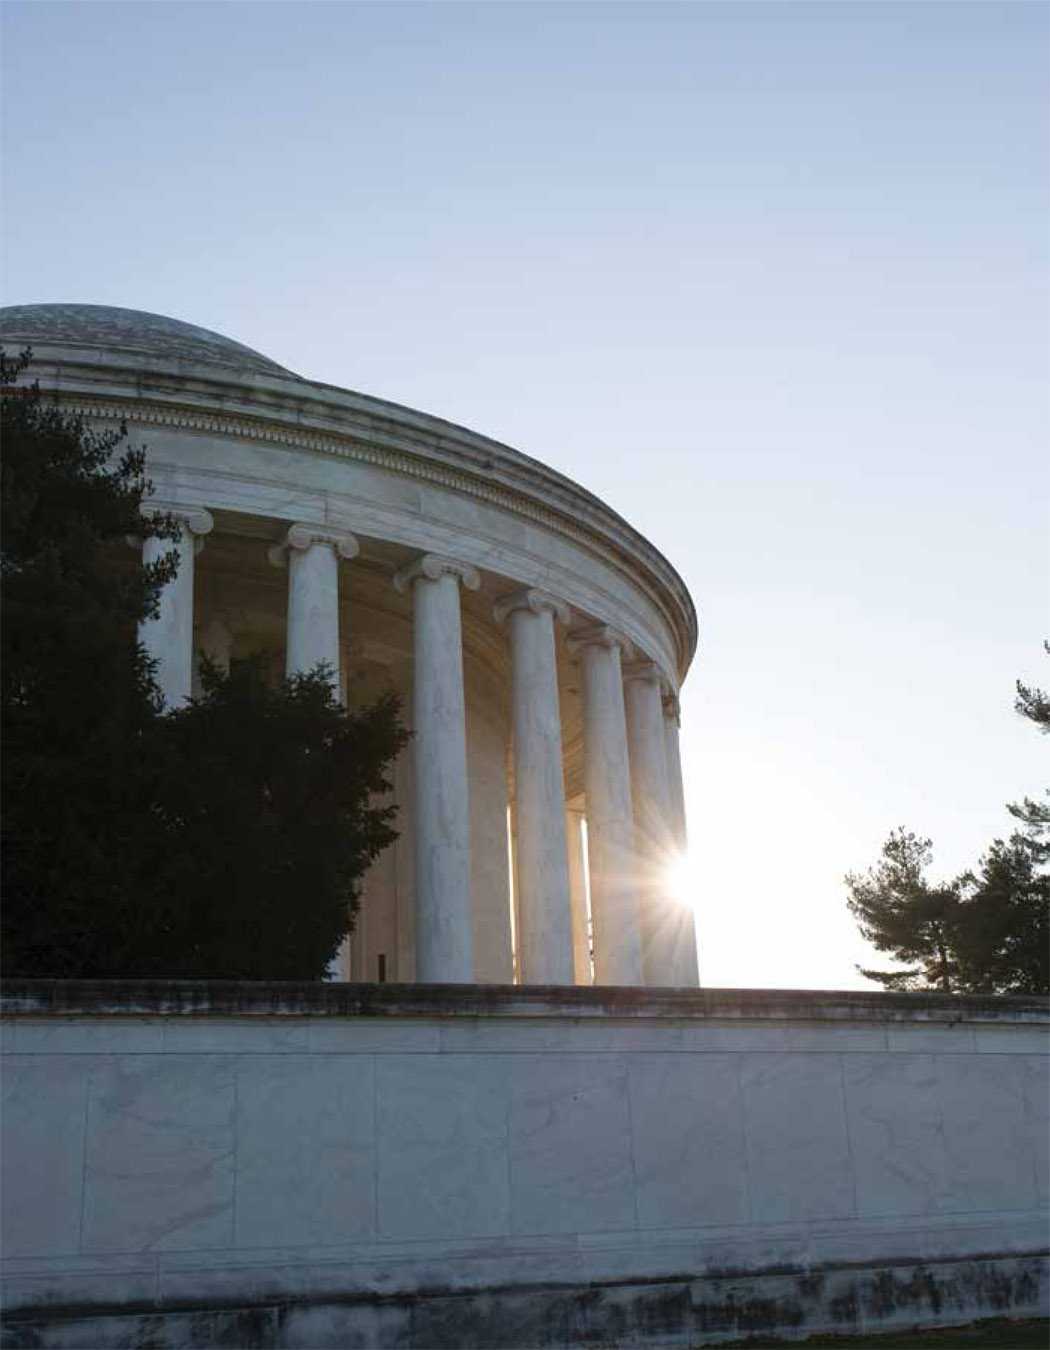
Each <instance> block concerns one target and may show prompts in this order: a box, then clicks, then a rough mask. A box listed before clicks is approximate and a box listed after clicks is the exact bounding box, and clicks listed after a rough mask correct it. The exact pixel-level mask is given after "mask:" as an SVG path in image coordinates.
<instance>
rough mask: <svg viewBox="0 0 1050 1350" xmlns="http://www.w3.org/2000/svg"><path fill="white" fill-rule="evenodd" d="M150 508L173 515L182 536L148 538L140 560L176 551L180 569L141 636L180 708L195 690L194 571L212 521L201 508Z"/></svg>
mask: <svg viewBox="0 0 1050 1350" xmlns="http://www.w3.org/2000/svg"><path fill="white" fill-rule="evenodd" d="M150 509H151V512H155V513H157V514H161V513H167V514H170V515H173V516H174V517H175V518H176V520H177V521H178V523H179V537H178V539H177V540H171V539H144V540H143V541H142V561H143V562H144V563H146V564H149V563H153V562H158V561H159V560H160V559H161V558H163V557H165V555H166V554H168V553H171V552H172V551H173V550H174V551H175V552H176V553H177V554H178V559H179V566H178V571H177V572H176V574H175V576H174V577H173V578H172V580H171V581H169V582H168V584H167V585H166V586H165V587H164V588H163V590H162V591H161V593H160V601H159V610H158V614H157V617H156V618H155V619H146V620H145V621H144V622H143V623H142V624H141V625H140V626H139V640H140V641H141V643H142V645H143V646H144V647H145V648H146V651H147V652H148V653H149V654H150V656H152V657H153V658H154V659H155V660H156V662H157V683H158V684H159V685H160V690H161V693H162V694H163V696H164V704H165V707H167V708H179V707H181V706H182V705H183V704H184V703H185V702H186V700H187V699H188V698H190V697H191V695H192V693H193V666H194V661H193V571H194V563H195V560H196V556H197V554H198V553H199V552H200V550H201V549H202V548H203V547H204V538H203V536H204V535H206V534H210V533H211V530H212V526H213V524H214V522H213V521H212V517H211V512H210V511H205V510H204V509H203V508H202V507H184V506H169V505H167V504H166V503H162V502H156V501H154V502H151V503H150Z"/></svg>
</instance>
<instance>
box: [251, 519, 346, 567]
mask: <svg viewBox="0 0 1050 1350" xmlns="http://www.w3.org/2000/svg"><path fill="white" fill-rule="evenodd" d="M314 544H327V545H328V547H329V548H331V549H333V550H334V552H335V554H336V557H338V558H345V559H346V560H347V562H349V561H350V559H351V558H356V557H357V555H358V554H359V553H360V552H361V545H360V544H359V543H358V542H357V536H356V535H353V534H351V533H350V531H349V530H344V529H341V528H340V527H339V526H337V525H305V524H298V525H292V526H291V528H290V529H289V530H288V532H287V534H285V536H284V538H283V539H282V540H280V541H279V542H278V543H276V544H273V545H272V546H271V547H270V548H269V549H268V550H267V553H266V556H267V558H269V560H270V562H271V563H272V565H273V566H274V567H287V566H288V555H289V553H290V552H291V551H292V550H293V549H295V550H297V551H299V552H305V551H306V550H307V549H308V548H312V547H313V545H314Z"/></svg>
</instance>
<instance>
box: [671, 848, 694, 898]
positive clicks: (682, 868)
mask: <svg viewBox="0 0 1050 1350" xmlns="http://www.w3.org/2000/svg"><path fill="white" fill-rule="evenodd" d="M665 884H666V886H667V894H668V896H669V898H670V899H671V900H673V901H674V902H675V904H678V905H681V906H683V908H686V909H690V908H692V905H693V899H694V897H695V895H696V872H695V870H694V868H693V865H692V862H691V860H690V858H689V854H688V853H676V854H675V855H674V857H673V858H672V859H671V860H670V862H669V863H668V864H667V869H666V873H665Z"/></svg>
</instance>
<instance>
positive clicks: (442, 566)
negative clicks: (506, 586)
mask: <svg viewBox="0 0 1050 1350" xmlns="http://www.w3.org/2000/svg"><path fill="white" fill-rule="evenodd" d="M439 577H455V578H456V579H457V580H458V581H459V582H461V583H462V585H464V586H465V587H466V588H467V590H468V591H476V590H477V589H478V588H479V587H480V586H481V577H480V575H479V574H478V569H477V568H476V567H474V566H473V565H472V564H471V563H465V562H460V561H459V560H458V559H456V558H446V557H444V556H443V555H442V554H439V553H424V554H422V555H421V556H420V557H418V558H413V560H412V561H411V562H410V563H407V564H406V565H405V566H404V567H402V568H401V569H400V570H399V571H397V572H395V573H394V589H395V590H396V591H397V593H398V595H405V594H406V592H407V591H409V590H410V589H411V586H412V583H413V582H414V581H420V580H422V581H437V580H438V578H439Z"/></svg>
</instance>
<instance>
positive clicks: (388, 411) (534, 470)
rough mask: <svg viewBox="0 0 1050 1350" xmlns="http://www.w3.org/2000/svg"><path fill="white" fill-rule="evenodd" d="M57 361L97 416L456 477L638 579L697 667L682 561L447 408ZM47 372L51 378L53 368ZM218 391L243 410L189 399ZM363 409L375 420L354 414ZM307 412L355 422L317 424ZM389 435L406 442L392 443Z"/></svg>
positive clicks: (66, 386) (71, 399) (458, 485)
mask: <svg viewBox="0 0 1050 1350" xmlns="http://www.w3.org/2000/svg"><path fill="white" fill-rule="evenodd" d="M54 359H55V358H54V357H51V355H50V353H49V355H48V357H47V358H45V359H44V361H42V362H41V366H42V367H44V368H46V367H47V366H48V365H50V364H51V361H52V360H54ZM56 365H57V367H58V369H57V371H56V376H57V379H56V384H57V386H58V387H57V388H54V389H53V392H54V395H55V397H57V398H58V400H59V401H60V402H61V403H62V405H63V406H64V407H66V408H68V409H69V410H70V411H73V412H76V413H79V414H80V415H82V416H84V417H85V418H88V419H89V420H91V419H97V420H102V421H109V422H117V423H120V422H127V423H129V424H134V425H136V426H144V427H149V426H157V427H162V428H165V429H171V430H176V431H186V432H190V433H193V434H199V435H213V436H221V437H225V438H230V439H235V440H236V439H241V440H246V441H252V442H255V443H262V444H270V445H274V446H277V447H279V448H282V449H286V450H293V451H299V452H305V453H308V454H315V455H323V456H330V457H334V458H339V459H344V460H351V461H354V462H357V463H361V464H367V465H371V466H374V467H377V468H381V469H384V470H386V471H388V472H391V473H395V474H397V475H399V476H403V477H407V478H412V479H416V480H417V481H423V482H426V483H430V484H434V485H436V486H439V487H443V488H448V489H450V490H452V491H455V492H458V493H462V494H463V495H466V496H468V497H473V498H475V499H478V500H481V501H485V502H488V503H491V504H493V505H495V506H497V507H499V508H501V509H503V510H506V511H508V512H510V513H512V514H516V515H518V516H521V517H524V518H525V519H527V520H529V521H533V522H535V523H538V524H540V525H542V526H544V527H545V528H546V529H549V530H551V531H552V532H554V533H556V534H560V535H562V536H563V537H565V538H568V539H570V540H571V541H573V542H574V543H577V544H580V545H582V546H583V547H584V548H586V549H587V550H588V551H590V552H591V553H593V554H594V555H596V556H597V557H598V558H600V559H601V560H602V561H603V562H605V563H606V564H607V565H609V566H611V567H613V568H614V569H615V570H617V571H618V572H620V573H621V574H623V575H624V576H626V577H627V578H629V579H630V581H631V582H632V583H633V584H635V585H636V586H639V587H640V588H641V589H642V591H643V592H644V593H645V594H646V596H647V598H648V599H649V600H650V602H651V603H652V604H653V605H654V607H655V608H656V609H657V610H658V611H659V612H660V613H661V614H662V615H663V617H664V619H665V621H666V622H667V624H668V627H669V628H670V630H671V632H673V633H674V634H675V639H676V646H677V649H678V652H677V656H678V666H679V670H678V675H679V678H681V677H682V676H684V673H685V671H686V670H687V668H688V666H689V663H690V661H691V659H692V656H693V652H694V649H695V646H696V637H697V630H696V614H695V610H694V608H693V605H692V601H691V599H690V597H689V593H688V591H687V590H686V588H685V586H684V584H683V582H682V581H681V578H680V577H679V576H678V574H677V573H676V572H675V571H674V569H673V567H672V566H671V565H670V563H668V562H667V560H666V559H665V558H664V557H663V555H662V554H661V553H660V552H659V551H658V550H657V549H656V548H654V547H653V545H652V544H650V543H649V541H648V540H647V539H645V538H644V536H642V535H640V534H639V533H638V532H637V531H636V530H634V528H633V527H632V526H630V525H629V524H628V523H627V522H626V521H624V520H623V518H622V517H620V516H619V515H618V514H617V513H616V512H614V511H612V510H611V509H610V508H609V507H607V506H605V504H604V503H602V502H601V501H600V500H599V499H598V498H596V497H594V496H593V494H591V493H589V492H587V491H586V489H584V488H582V487H580V486H579V485H577V484H574V483H572V481H571V480H570V479H568V478H566V477H564V476H563V475H561V474H559V473H557V472H556V471H555V470H552V469H549V468H548V467H547V466H545V465H543V464H542V463H540V462H539V461H538V460H534V459H531V458H530V457H529V456H526V455H523V454H521V453H520V452H519V451H515V450H512V449H511V448H510V447H508V446H503V445H502V444H501V443H499V442H495V441H489V440H488V439H487V438H484V437H482V436H480V435H479V434H478V433H475V432H470V431H468V430H467V429H466V428H460V427H458V426H456V425H455V424H453V423H448V422H444V421H442V419H440V418H435V417H431V416H429V415H428V414H424V413H418V412H415V411H414V410H412V409H408V408H401V407H400V405H397V404H392V403H386V402H384V401H383V400H378V399H371V398H370V397H369V396H366V395H360V394H354V393H352V392H351V391H346V390H337V389H334V388H330V387H329V386H324V385H316V384H312V383H311V382H309V381H305V380H294V381H293V380H291V379H289V380H279V379H276V378H272V377H266V378H265V379H263V378H261V377H257V378H256V379H253V380H252V381H251V382H250V383H247V384H245V383H243V382H242V383H233V384H232V385H231V386H227V385H226V384H224V383H222V382H221V381H217V380H216V379H215V373H214V371H209V372H207V376H208V378H189V377H188V372H186V371H185V370H183V371H182V372H179V375H180V383H184V384H185V386H186V391H185V394H183V395H182V396H180V394H179V391H178V390H176V389H173V388H172V387H171V386H170V384H169V385H168V386H167V387H165V388H163V389H162V390H160V389H157V390H150V391H149V392H147V388H148V381H146V380H137V381H136V385H137V390H139V391H141V396H140V395H139V394H138V393H132V392H130V391H127V390H126V388H125V391H124V392H122V393H121V394H110V393H106V392H102V391H101V390H98V389H92V390H91V391H90V392H86V391H85V390H84V388H83V387H82V386H81V387H80V388H76V387H74V385H73V383H72V381H71V379H70V377H71V376H76V377H77V379H78V381H79V380H80V377H81V376H87V377H88V378H87V379H85V380H84V382H85V383H89V382H90V375H91V374H93V373H96V372H95V371H94V370H93V369H92V370H88V369H86V367H88V366H89V365H90V363H87V362H81V361H69V360H68V358H67V359H66V360H62V361H56ZM122 374H125V372H123V371H121V370H118V369H115V368H114V367H113V366H112V365H106V366H104V367H102V368H100V369H99V370H98V371H97V376H101V377H103V379H104V380H105V381H106V382H108V383H111V384H112V383H115V382H117V380H118V378H119V377H120V376H121V375H122ZM175 374H176V372H172V376H174V375H175ZM42 383H43V384H45V386H46V385H47V381H46V378H45V379H44V380H42ZM158 393H159V394H160V397H159V398H158V397H156V394H158ZM150 394H153V395H154V396H152V397H151V396H150ZM216 398H219V399H222V400H223V401H229V402H234V401H236V402H237V403H238V406H237V408H236V409H235V410H234V409H230V408H223V407H216V406H214V404H212V406H207V404H204V405H202V406H198V405H195V404H193V403H190V402H188V401H187V400H188V399H201V400H209V401H210V400H214V399H216ZM253 399H255V400H258V402H259V403H260V405H262V406H261V407H260V409H259V411H258V412H256V411H254V410H250V409H248V408H246V407H245V406H244V405H245V404H246V403H250V402H251V401H252V400H253ZM340 400H341V401H340ZM355 417H358V418H361V419H362V420H364V421H367V422H368V423H369V426H368V427H361V426H357V425H353V419H354V418H355ZM293 418H294V419H295V420H294V421H292V420H291V419H293ZM308 419H310V420H313V421H314V422H315V423H316V422H317V421H328V422H329V423H338V422H342V423H344V424H345V425H343V426H337V425H329V426H327V427H324V426H318V425H313V426H311V425H309V424H308ZM385 439H388V440H396V441H398V442H400V444H398V445H396V446H395V445H391V444H387V443H384V440H385ZM450 459H455V460H458V461H459V462H458V463H450V462H449V460H450ZM494 475H499V477H494ZM508 479H510V480H515V481H508Z"/></svg>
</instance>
